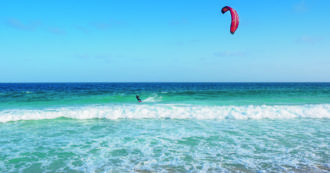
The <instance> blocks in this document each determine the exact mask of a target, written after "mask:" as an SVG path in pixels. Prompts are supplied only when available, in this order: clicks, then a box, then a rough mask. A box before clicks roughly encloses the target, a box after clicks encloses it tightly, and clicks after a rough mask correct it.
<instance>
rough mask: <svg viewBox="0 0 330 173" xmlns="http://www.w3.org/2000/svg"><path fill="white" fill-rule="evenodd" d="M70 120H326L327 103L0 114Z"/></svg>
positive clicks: (3, 118)
mask: <svg viewBox="0 0 330 173" xmlns="http://www.w3.org/2000/svg"><path fill="white" fill-rule="evenodd" d="M60 117H65V118H73V119H93V118H106V119H122V118H128V119H143V118H171V119H217V120H221V119H265V118H268V119H288V118H330V104H320V105H297V106H288V105H283V106H268V105H259V106H257V105H250V106H193V105H107V106H84V107H62V108H53V109H39V110H32V109H11V110H2V111H0V122H9V121H19V120H39V119H55V118H60Z"/></svg>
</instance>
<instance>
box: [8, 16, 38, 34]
mask: <svg viewBox="0 0 330 173" xmlns="http://www.w3.org/2000/svg"><path fill="white" fill-rule="evenodd" d="M6 24H7V25H8V26H10V27H12V28H15V29H19V30H25V31H31V30H34V29H36V28H37V27H38V26H39V25H40V24H41V23H40V22H36V21H34V22H29V23H23V22H22V21H20V20H18V19H15V18H11V19H8V20H7V21H6Z"/></svg>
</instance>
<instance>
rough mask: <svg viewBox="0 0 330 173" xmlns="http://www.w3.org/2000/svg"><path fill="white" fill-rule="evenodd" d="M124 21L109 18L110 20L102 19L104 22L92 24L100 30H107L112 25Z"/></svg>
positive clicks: (114, 25) (121, 23)
mask: <svg viewBox="0 0 330 173" xmlns="http://www.w3.org/2000/svg"><path fill="white" fill-rule="evenodd" d="M123 24H124V22H122V21H119V20H108V21H102V22H92V23H91V25H92V26H93V27H95V28H97V29H100V30H106V29H109V28H111V27H116V26H120V25H123Z"/></svg>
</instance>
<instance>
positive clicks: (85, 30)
mask: <svg viewBox="0 0 330 173" xmlns="http://www.w3.org/2000/svg"><path fill="white" fill-rule="evenodd" d="M75 28H76V29H77V30H78V31H81V32H83V33H85V34H87V33H89V32H90V30H89V29H88V28H87V27H85V26H81V25H80V26H76V27H75Z"/></svg>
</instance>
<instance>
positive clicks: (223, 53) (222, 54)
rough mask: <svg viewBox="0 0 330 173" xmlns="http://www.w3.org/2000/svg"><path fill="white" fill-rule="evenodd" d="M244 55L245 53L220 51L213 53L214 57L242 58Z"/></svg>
mask: <svg viewBox="0 0 330 173" xmlns="http://www.w3.org/2000/svg"><path fill="white" fill-rule="evenodd" d="M246 55H247V53H246V52H243V51H221V52H215V53H214V56H216V57H242V56H246Z"/></svg>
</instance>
